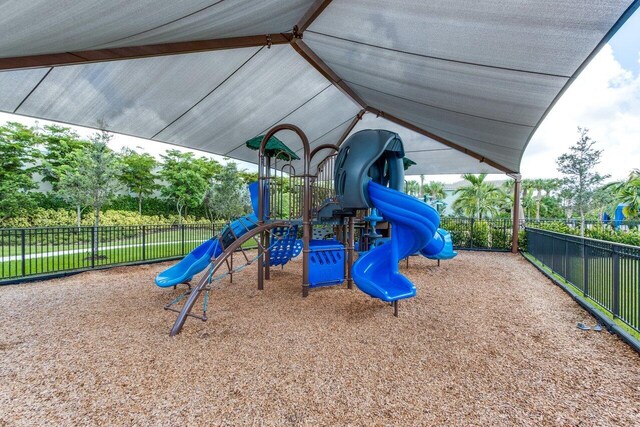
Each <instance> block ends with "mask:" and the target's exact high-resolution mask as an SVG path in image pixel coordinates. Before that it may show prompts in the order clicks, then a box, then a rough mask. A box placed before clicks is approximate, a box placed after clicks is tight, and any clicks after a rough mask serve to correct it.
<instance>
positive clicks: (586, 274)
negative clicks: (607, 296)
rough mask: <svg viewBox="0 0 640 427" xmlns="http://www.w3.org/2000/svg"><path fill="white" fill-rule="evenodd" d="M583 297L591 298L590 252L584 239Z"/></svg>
mask: <svg viewBox="0 0 640 427" xmlns="http://www.w3.org/2000/svg"><path fill="white" fill-rule="evenodd" d="M582 274H583V278H582V282H583V283H582V295H583V296H585V297H588V296H589V251H587V241H586V240H585V239H584V237H583V238H582Z"/></svg>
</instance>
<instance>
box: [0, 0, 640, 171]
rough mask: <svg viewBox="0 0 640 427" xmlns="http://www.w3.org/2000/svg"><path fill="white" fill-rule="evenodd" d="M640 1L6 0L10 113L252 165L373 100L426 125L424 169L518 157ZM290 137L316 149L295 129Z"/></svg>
mask: <svg viewBox="0 0 640 427" xmlns="http://www.w3.org/2000/svg"><path fill="white" fill-rule="evenodd" d="M639 6H640V0H554V1H524V0H512V1H505V0H482V1H469V0H431V1H424V0H398V1H393V2H390V1H388V0H260V1H256V0H226V1H219V0H184V1H158V0H136V1H124V0H75V1H69V0H29V1H10V2H3V4H2V14H0V111H3V112H8V113H16V114H21V115H25V116H30V117H35V118H41V119H46V120H53V121H58V122H63V123H69V124H74V125H79V126H87V127H94V128H102V129H106V130H108V131H112V132H118V133H121V134H126V135H132V136H137V137H141V138H147V139H150V140H153V141H158V142H166V143H170V144H176V145H182V146H185V147H189V148H194V149H199V150H204V151H208V152H211V153H215V154H219V155H223V156H227V157H231V158H235V159H239V160H243V161H248V162H253V163H256V162H257V155H256V153H255V151H253V150H251V149H250V148H249V147H247V146H246V145H245V141H247V140H249V139H251V138H253V137H255V136H256V135H263V134H265V133H266V132H267V131H268V130H269V129H270V128H271V127H273V126H274V125H276V124H280V123H291V124H294V125H297V126H298V127H300V128H301V129H302V130H303V131H304V132H305V133H306V134H307V136H308V139H309V141H310V144H311V148H312V149H313V148H314V147H316V146H319V145H322V144H336V143H338V142H340V141H341V140H342V139H343V137H344V136H345V135H347V134H349V133H350V132H352V131H354V126H355V125H356V124H357V123H358V120H359V119H360V118H362V116H363V114H364V118H363V119H362V120H361V121H360V122H364V121H369V122H371V121H373V119H371V118H373V117H380V118H379V119H378V120H380V121H382V120H387V121H386V122H381V123H382V124H383V125H380V126H377V125H373V126H372V124H371V123H367V126H368V127H380V128H386V126H385V125H386V124H387V123H391V124H392V125H393V126H402V127H403V128H406V129H409V130H410V131H411V132H412V133H410V134H409V135H407V136H406V137H405V135H404V134H402V133H401V135H402V138H403V141H404V145H405V153H407V155H410V156H411V158H412V159H413V160H414V161H416V163H417V165H415V166H413V167H412V168H411V171H412V173H415V174H423V173H424V174H432V173H462V172H488V173H491V172H493V173H495V172H507V173H511V172H518V171H519V169H520V162H521V158H522V155H523V153H524V151H525V149H526V147H527V144H528V143H529V141H530V139H531V137H532V136H533V134H534V133H535V131H536V129H537V128H538V126H539V125H540V123H541V122H542V120H543V119H544V117H545V116H546V115H547V113H548V112H549V110H550V109H551V107H552V106H553V105H554V104H555V102H556V101H557V100H558V99H559V97H560V96H561V95H562V93H564V91H565V90H566V88H567V87H568V86H569V85H570V84H571V83H572V82H573V81H574V80H575V78H576V76H577V75H578V74H579V73H580V72H581V71H582V70H583V69H584V67H585V66H586V64H588V63H589V61H590V60H591V59H592V58H593V57H594V55H595V54H596V53H597V52H598V51H599V50H600V48H602V46H603V45H604V44H605V43H606V42H607V41H608V40H609V38H610V37H611V36H612V35H613V34H614V33H615V31H616V30H617V29H618V28H619V27H620V26H621V25H622V24H623V23H624V22H625V21H626V19H627V18H629V16H631V14H632V13H633V12H634V11H635V10H636V9H637V8H638V7H639ZM355 24H357V25H355ZM365 112H366V113H365ZM357 129H358V127H357V126H356V128H355V130H357ZM277 137H278V139H280V140H281V141H282V142H283V143H285V144H286V145H287V146H289V147H290V148H291V149H292V150H293V151H294V152H296V153H300V149H301V146H300V143H299V140H298V139H297V138H296V136H295V135H294V134H293V133H292V132H282V133H278V134H277ZM299 157H302V156H300V155H299ZM319 157H321V156H318V158H317V159H314V161H313V162H314V165H315V164H317V163H318V162H320V161H321V160H322V159H321V158H319ZM296 162H298V164H296V165H295V167H296V168H298V167H299V162H300V161H299V160H297V161H296ZM313 171H314V168H313V165H312V172H313Z"/></svg>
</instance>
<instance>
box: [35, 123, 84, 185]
mask: <svg viewBox="0 0 640 427" xmlns="http://www.w3.org/2000/svg"><path fill="white" fill-rule="evenodd" d="M38 136H39V140H40V143H41V144H42V145H43V148H44V158H43V162H42V168H41V169H40V173H41V174H42V181H43V182H48V183H50V184H51V186H52V188H53V190H54V191H55V190H57V187H58V181H59V180H60V173H59V171H58V170H59V169H60V167H62V166H64V165H66V164H67V163H68V162H69V158H71V156H73V154H74V153H75V152H77V151H81V150H82V149H83V148H85V147H87V146H88V145H89V144H90V142H89V141H87V140H83V139H81V138H80V137H79V136H78V134H77V133H76V132H75V131H73V130H71V129H69V128H67V127H64V126H58V125H46V126H44V128H43V130H39V131H38Z"/></svg>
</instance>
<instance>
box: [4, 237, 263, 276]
mask: <svg viewBox="0 0 640 427" xmlns="http://www.w3.org/2000/svg"><path fill="white" fill-rule="evenodd" d="M199 243H200V242H199V241H198V242H190V243H185V245H184V252H183V245H182V243H163V244H155V245H151V246H146V247H145V248H144V256H143V248H142V246H134V247H127V248H109V246H114V245H115V244H113V243H110V244H109V246H107V247H101V249H100V251H99V252H98V253H99V255H100V258H101V259H97V260H96V261H95V264H94V266H95V267H103V266H105V267H106V266H111V265H118V264H127V263H134V262H144V261H149V262H151V261H156V260H162V259H171V258H181V257H183V256H184V255H185V254H186V253H189V252H190V251H191V250H193V249H194V248H195V247H196V246H198V244H199ZM255 245H256V244H255V242H254V241H253V240H249V241H248V242H246V243H245V244H244V245H243V247H244V248H245V249H251V248H254V247H255ZM89 255H90V252H88V251H87V252H79V253H73V254H65V255H56V256H49V257H38V258H33V259H27V260H26V262H25V276H32V275H41V274H47V273H56V272H64V271H73V270H83V269H87V268H91V267H92V262H91V259H90V257H89ZM19 277H22V260H15V261H5V262H0V281H2V280H9V279H15V278H19Z"/></svg>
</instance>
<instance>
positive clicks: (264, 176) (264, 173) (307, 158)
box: [258, 123, 311, 297]
mask: <svg viewBox="0 0 640 427" xmlns="http://www.w3.org/2000/svg"><path fill="white" fill-rule="evenodd" d="M282 130H290V131H293V132H295V133H296V134H298V137H300V140H301V142H302V149H303V156H302V162H303V171H302V177H303V182H304V184H303V195H302V242H303V249H302V296H303V297H306V296H307V295H309V240H310V239H311V197H310V193H311V191H310V189H311V186H310V185H309V164H310V162H311V153H310V148H309V139H308V138H307V135H306V134H305V133H304V132H303V131H302V129H300V128H299V127H298V126H296V125H292V124H287V123H283V124H280V125H276V126H274V127H273V128H271V129H270V130H269V131H268V132H267V133H266V134H265V135H264V137H263V138H262V142H261V143H260V150H259V153H258V156H259V161H258V224H259V225H263V224H264V216H265V212H264V183H265V180H268V179H269V169H270V166H269V164H268V163H267V164H265V153H264V152H265V148H266V146H267V141H269V139H270V138H271V137H272V136H274V135H275V134H276V133H278V132H280V131H282ZM267 159H270V158H267ZM265 166H266V168H265ZM261 234H262V239H263V240H262V245H261V247H260V249H259V255H260V256H264V262H260V263H258V289H264V280H265V279H267V280H269V275H270V273H269V252H268V251H267V253H266V254H263V251H264V249H263V248H264V247H268V246H265V244H266V238H267V236H266V233H264V232H262V233H261Z"/></svg>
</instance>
